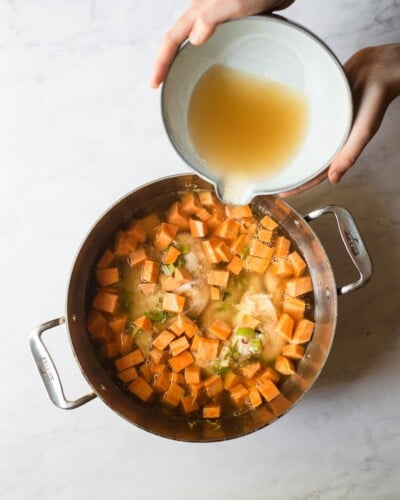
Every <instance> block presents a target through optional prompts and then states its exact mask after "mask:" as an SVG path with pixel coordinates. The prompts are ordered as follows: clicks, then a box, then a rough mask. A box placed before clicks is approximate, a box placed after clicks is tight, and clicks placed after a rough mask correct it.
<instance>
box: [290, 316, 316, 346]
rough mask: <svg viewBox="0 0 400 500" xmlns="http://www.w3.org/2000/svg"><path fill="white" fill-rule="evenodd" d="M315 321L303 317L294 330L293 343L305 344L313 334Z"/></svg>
mask: <svg viewBox="0 0 400 500" xmlns="http://www.w3.org/2000/svg"><path fill="white" fill-rule="evenodd" d="M314 326H315V323H314V322H313V321H310V320H309V319H305V318H304V319H301V320H300V321H299V322H298V323H297V325H296V328H295V330H294V334H293V338H292V343H293V344H305V343H306V342H308V341H309V340H310V339H311V337H312V334H313V331H314Z"/></svg>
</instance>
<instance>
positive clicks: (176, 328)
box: [168, 319, 185, 337]
mask: <svg viewBox="0 0 400 500" xmlns="http://www.w3.org/2000/svg"><path fill="white" fill-rule="evenodd" d="M168 328H169V329H170V330H172V331H173V332H174V333H175V335H176V336H177V337H179V336H180V335H182V334H183V333H184V332H185V328H184V327H183V326H182V324H181V323H179V322H178V320H177V319H176V320H175V321H174V322H173V323H171V324H170V325H169V327H168Z"/></svg>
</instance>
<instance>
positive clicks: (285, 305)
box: [282, 295, 306, 319]
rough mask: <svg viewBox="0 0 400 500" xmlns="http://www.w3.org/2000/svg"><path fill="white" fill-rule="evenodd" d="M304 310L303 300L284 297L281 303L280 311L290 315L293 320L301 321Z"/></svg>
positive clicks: (288, 296)
mask: <svg viewBox="0 0 400 500" xmlns="http://www.w3.org/2000/svg"><path fill="white" fill-rule="evenodd" d="M305 309H306V303H305V301H304V300H303V299H298V298H297V297H290V295H286V296H285V297H284V299H283V302H282V310H283V312H285V313H288V314H290V316H292V318H294V319H301V318H302V317H303V316H304V311H305Z"/></svg>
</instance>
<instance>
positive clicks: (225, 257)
mask: <svg viewBox="0 0 400 500" xmlns="http://www.w3.org/2000/svg"><path fill="white" fill-rule="evenodd" d="M214 251H215V254H216V255H217V257H218V259H219V261H220V262H230V261H231V260H232V258H233V254H232V252H231V251H230V250H229V247H228V245H227V244H226V243H225V242H224V241H217V242H215V245H214Z"/></svg>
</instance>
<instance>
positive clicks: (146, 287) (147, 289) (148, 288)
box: [138, 283, 156, 297]
mask: <svg viewBox="0 0 400 500" xmlns="http://www.w3.org/2000/svg"><path fill="white" fill-rule="evenodd" d="M138 288H139V290H140V291H141V292H142V293H143V295H145V296H146V297H149V296H150V295H151V294H152V293H153V292H154V290H155V288H156V284H155V283H139V285H138Z"/></svg>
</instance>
